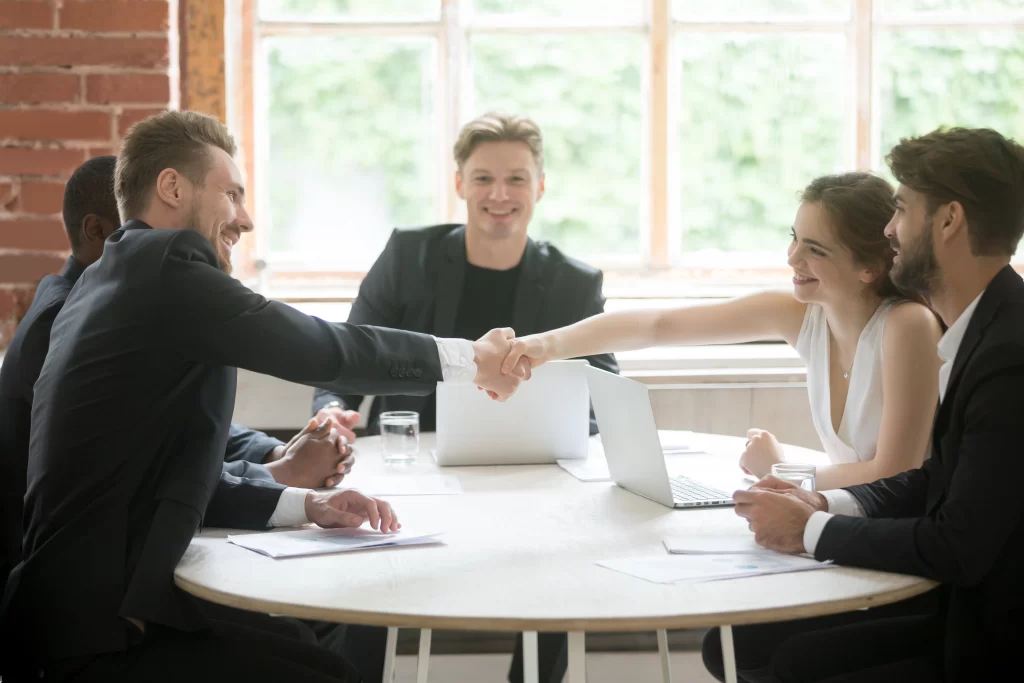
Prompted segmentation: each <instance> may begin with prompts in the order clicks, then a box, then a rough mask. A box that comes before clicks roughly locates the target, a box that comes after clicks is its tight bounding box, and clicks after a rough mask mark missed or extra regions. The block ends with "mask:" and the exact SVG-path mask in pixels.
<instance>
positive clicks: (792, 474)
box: [772, 462, 816, 493]
mask: <svg viewBox="0 0 1024 683" xmlns="http://www.w3.org/2000/svg"><path fill="white" fill-rule="evenodd" d="M772 476H774V477H777V478H778V479H782V480H783V481H791V482H793V483H794V484H796V485H797V486H799V487H800V488H802V489H804V490H807V491H810V492H811V493H814V491H815V490H816V487H815V484H814V465H797V464H795V463H788V462H777V463H775V464H774V465H772Z"/></svg>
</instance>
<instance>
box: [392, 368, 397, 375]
mask: <svg viewBox="0 0 1024 683" xmlns="http://www.w3.org/2000/svg"><path fill="white" fill-rule="evenodd" d="M391 376H392V377H398V368H391Z"/></svg>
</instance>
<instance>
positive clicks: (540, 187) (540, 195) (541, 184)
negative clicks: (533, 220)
mask: <svg viewBox="0 0 1024 683" xmlns="http://www.w3.org/2000/svg"><path fill="white" fill-rule="evenodd" d="M544 178H545V176H544V173H543V172H542V173H541V174H540V182H539V183H538V184H537V201H538V202H539V201H540V200H541V199H543V198H544Z"/></svg>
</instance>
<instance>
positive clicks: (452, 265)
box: [433, 226, 466, 337]
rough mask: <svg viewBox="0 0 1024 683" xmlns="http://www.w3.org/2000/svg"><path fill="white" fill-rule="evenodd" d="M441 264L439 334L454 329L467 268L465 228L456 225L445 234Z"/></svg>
mask: <svg viewBox="0 0 1024 683" xmlns="http://www.w3.org/2000/svg"><path fill="white" fill-rule="evenodd" d="M441 253H442V260H441V268H440V269H439V271H438V274H437V291H436V297H437V298H436V301H437V303H436V304H435V306H434V331H433V333H434V334H435V335H437V336H438V337H451V336H452V335H453V334H454V333H455V316H457V315H458V313H459V302H460V301H461V299H462V279H463V277H465V271H466V228H465V226H463V227H461V228H456V229H455V230H452V231H451V232H450V233H448V234H447V235H445V237H444V240H443V242H442V244H441Z"/></svg>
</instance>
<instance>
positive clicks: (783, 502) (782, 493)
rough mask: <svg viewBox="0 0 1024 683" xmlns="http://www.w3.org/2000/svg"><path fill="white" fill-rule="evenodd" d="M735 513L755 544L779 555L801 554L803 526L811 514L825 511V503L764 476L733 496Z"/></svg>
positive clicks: (809, 493) (796, 487)
mask: <svg viewBox="0 0 1024 683" xmlns="http://www.w3.org/2000/svg"><path fill="white" fill-rule="evenodd" d="M732 498H733V501H734V502H735V503H736V508H735V509H736V514H737V515H739V516H740V517H743V518H744V519H746V520H747V523H748V524H747V526H749V527H750V530H751V531H753V532H754V540H755V541H757V544H758V545H760V546H763V547H765V548H768V549H770V550H777V551H779V552H783V553H802V552H804V527H806V526H807V520H808V519H810V518H811V515H812V514H814V513H815V512H818V511H821V512H827V511H828V501H827V500H825V497H824V496H823V495H821V494H820V493H812V492H810V491H805V490H804V489H802V488H800V487H799V486H796V485H795V484H793V483H792V482H788V481H783V480H781V479H778V478H776V477H773V476H767V477H765V478H764V479H762V480H761V481H759V482H758V483H757V484H754V486H752V487H751V488H750V489H748V490H746V491H736V492H735V493H734V494H733V496H732Z"/></svg>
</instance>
